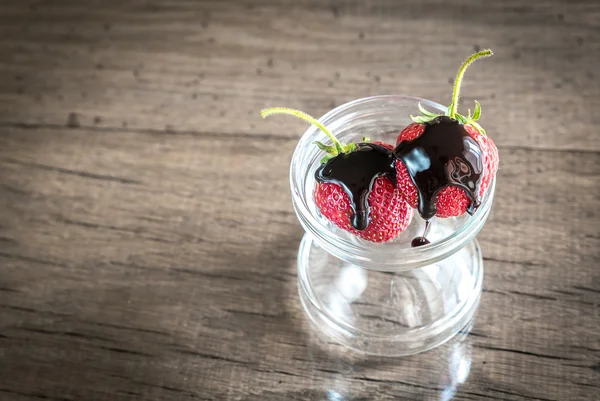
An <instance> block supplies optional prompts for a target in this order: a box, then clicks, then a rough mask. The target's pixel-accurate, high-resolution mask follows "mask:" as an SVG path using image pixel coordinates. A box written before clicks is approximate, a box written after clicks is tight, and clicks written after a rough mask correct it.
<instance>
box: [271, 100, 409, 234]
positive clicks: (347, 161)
mask: <svg viewBox="0 0 600 401" xmlns="http://www.w3.org/2000/svg"><path fill="white" fill-rule="evenodd" d="M272 114H290V115H293V116H296V117H298V118H300V119H302V120H304V121H308V122H309V123H311V124H313V125H315V126H317V127H318V128H319V129H321V131H323V132H324V133H325V134H326V135H327V136H328V137H329V139H330V140H331V142H332V145H325V144H323V143H321V142H315V144H316V145H317V146H318V147H319V148H320V149H321V150H323V151H325V152H326V153H327V155H326V156H325V157H324V158H323V159H322V160H321V167H320V168H318V169H317V172H316V173H315V178H316V179H317V184H316V186H315V191H314V199H315V204H316V206H317V208H318V209H319V211H320V212H321V214H322V215H323V216H324V217H325V218H327V219H328V220H329V221H331V222H332V223H334V224H335V225H336V226H338V227H340V228H341V229H343V230H346V231H348V232H350V233H352V234H354V235H356V236H357V237H359V238H362V239H365V240H368V241H373V242H387V241H391V240H393V239H394V238H395V237H397V236H398V234H400V233H401V232H402V231H403V230H404V229H405V228H406V227H407V226H408V225H409V224H410V221H411V219H412V215H413V210H412V209H411V208H410V206H408V204H407V203H406V202H405V201H404V199H403V198H402V197H401V196H400V192H399V191H398V189H397V188H396V187H395V183H394V182H393V181H392V180H390V178H389V177H392V176H393V175H394V173H395V171H394V166H393V162H392V160H393V155H392V151H393V149H394V147H393V146H392V145H389V144H386V143H383V142H374V143H368V139H366V138H365V139H363V142H362V143H358V144H354V143H350V144H348V145H343V144H341V143H340V142H339V141H338V140H337V138H336V137H335V136H334V135H333V134H332V133H331V131H329V130H328V129H327V128H326V127H325V126H324V125H323V124H321V123H320V122H319V121H317V120H316V119H314V118H313V117H311V116H309V115H308V114H306V113H303V112H301V111H298V110H293V109H287V108H283V107H274V108H271V109H266V110H263V111H262V112H261V116H262V117H263V118H264V117H267V116H269V115H272ZM373 178H374V180H373ZM371 184H372V185H371ZM350 194H351V195H352V196H350Z"/></svg>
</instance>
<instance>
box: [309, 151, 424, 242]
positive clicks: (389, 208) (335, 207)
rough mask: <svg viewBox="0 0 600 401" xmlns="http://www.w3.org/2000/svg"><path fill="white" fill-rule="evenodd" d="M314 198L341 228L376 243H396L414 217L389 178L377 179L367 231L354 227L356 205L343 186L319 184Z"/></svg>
mask: <svg viewBox="0 0 600 401" xmlns="http://www.w3.org/2000/svg"><path fill="white" fill-rule="evenodd" d="M373 144H376V145H380V146H383V147H385V148H387V149H389V150H390V151H391V150H393V148H394V147H393V146H392V145H389V144H385V143H382V142H374V143H373ZM358 145H359V146H360V144H358ZM338 157H339V156H338ZM314 197H315V204H316V205H317V208H318V209H319V211H320V212H321V214H322V215H323V216H324V217H325V218H327V219H328V220H329V221H331V222H332V223H334V224H335V225H336V226H338V227H340V228H341V229H343V230H346V231H348V232H350V233H352V234H354V235H356V236H357V237H359V238H362V239H365V240H368V241H372V242H388V241H391V240H393V239H394V238H396V237H397V236H398V235H399V234H400V233H401V232H402V231H404V229H405V228H406V227H407V226H408V225H409V224H410V221H411V219H412V216H413V211H412V209H411V208H410V207H408V205H407V203H406V202H405V201H404V200H403V199H402V197H401V196H400V193H399V191H398V189H397V188H396V187H395V185H394V183H393V182H392V181H391V180H390V179H389V178H388V177H385V176H384V177H378V178H376V179H375V182H374V183H373V187H372V189H371V192H370V193H369V196H368V205H369V209H370V222H369V225H368V226H367V228H366V229H364V230H357V229H356V228H354V227H353V226H352V224H351V218H352V215H353V213H354V212H353V210H352V203H351V202H350V197H349V196H348V194H347V193H346V191H345V190H344V189H343V188H342V187H341V186H340V185H339V184H335V183H329V182H323V183H319V182H317V185H316V187H315V192H314Z"/></svg>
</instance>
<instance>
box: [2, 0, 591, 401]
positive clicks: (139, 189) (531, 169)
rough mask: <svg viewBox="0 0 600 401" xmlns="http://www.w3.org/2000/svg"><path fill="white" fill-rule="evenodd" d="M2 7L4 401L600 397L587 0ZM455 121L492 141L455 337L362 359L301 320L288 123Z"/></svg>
mask: <svg viewBox="0 0 600 401" xmlns="http://www.w3.org/2000/svg"><path fill="white" fill-rule="evenodd" d="M59 3H60V4H54V3H53V4H50V3H44V2H37V1H34V0H31V1H30V0H25V1H20V2H2V3H0V52H2V55H3V56H2V59H1V60H0V316H1V318H0V400H2V401H4V400H7V401H12V400H19V401H22V400H27V401H31V400H40V399H44V400H50V401H66V400H68V401H74V400H84V399H93V400H105V399H110V400H117V401H119V400H140V399H142V400H189V399H197V400H201V401H202V400H219V401H221V400H224V401H234V400H235V401H239V400H244V401H246V400H249V401H278V400H282V401H284V400H285V401H290V400H302V401H305V400H323V399H325V400H329V401H332V400H335V401H341V400H344V401H350V400H352V401H364V400H372V399H377V400H384V401H385V400H394V401H395V400H414V401H423V400H440V399H442V400H449V399H453V400H460V401H467V400H471V401H472V400H504V401H531V400H541V401H565V400H569V401H570V400H577V401H579V400H584V401H586V400H590V401H591V400H596V399H597V398H598V396H597V394H600V386H599V385H598V379H599V378H600V335H599V333H600V319H599V317H600V316H599V312H598V311H599V310H600V309H599V308H598V305H600V272H599V271H598V269H597V266H598V265H599V264H600V253H599V252H598V250H599V249H600V236H599V234H598V227H599V224H600V212H598V202H597V199H598V198H599V197H600V158H599V157H598V154H599V152H600V140H599V139H598V138H599V137H598V135H597V132H596V131H597V128H596V127H597V126H598V124H599V123H600V117H598V113H594V112H593V111H594V110H596V109H598V107H599V106H600V85H599V82H600V81H599V78H598V72H597V67H596V66H597V65H598V51H597V50H598V48H599V46H600V36H599V35H598V27H599V26H600V6H599V4H598V2H597V1H586V0H573V1H568V2H567V1H560V0H539V1H536V2H535V5H534V4H531V5H528V4H525V3H523V2H521V1H518V0H507V1H502V2H486V3H485V4H483V3H482V2H480V1H477V0H461V1H460V2H446V1H444V0H425V1H417V0H407V1H403V2H392V1H380V0H366V1H365V0H360V1H359V0H345V1H338V0H330V1H327V2H323V1H320V0H302V1H299V2H298V1H294V2H292V1H291V0H286V1H272V0H235V1H233V0H203V1H202V2H197V1H192V0H170V1H163V2H147V1H141V0H132V1H103V2H81V1H75V0H64V1H61V2H59ZM486 47H491V48H493V49H494V50H495V52H496V55H495V56H494V58H493V59H491V60H485V61H482V62H481V63H477V64H476V65H475V66H474V67H473V69H472V70H470V71H469V73H468V76H467V81H466V82H465V86H464V97H463V107H465V108H468V107H469V105H470V104H472V100H473V99H478V100H480V101H481V102H482V104H483V108H484V117H483V122H482V124H483V125H484V126H485V127H486V128H487V130H488V132H489V133H491V135H492V136H493V137H494V140H495V141H496V143H497V144H498V145H499V148H500V155H501V160H502V161H501V167H500V171H499V174H498V185H497V195H496V199H495V203H494V209H493V213H492V215H491V217H490V219H489V221H488V223H487V224H486V226H485V228H484V229H483V231H482V232H481V233H480V234H479V236H478V239H479V241H480V244H481V245H482V248H483V251H484V257H485V269H486V273H485V279H484V290H483V296H482V300H481V304H480V309H479V312H478V317H477V320H476V322H475V324H474V327H473V329H472V330H471V331H470V333H469V334H467V333H465V334H464V335H462V336H458V337H457V338H455V339H453V340H452V341H451V342H449V343H448V344H445V345H444V346H442V347H440V348H437V349H435V350H433V351H430V352H427V353H424V354H420V355H416V356H412V357H408V358H402V359H389V358H373V357H368V358H367V357H361V356H359V355H356V354H354V353H351V352H348V351H346V350H344V349H343V348H342V347H340V346H337V345H335V344H332V343H330V342H328V341H327V340H324V339H322V338H320V337H319V336H318V334H317V333H316V332H314V331H313V330H312V329H311V327H310V325H309V324H308V322H307V321H306V318H305V315H304V313H303V311H302V308H301V306H300V302H299V299H298V296H297V289H296V271H295V269H296V266H295V257H296V252H297V246H298V244H299V242H300V239H301V237H302V235H303V231H302V229H301V227H300V225H299V223H298V222H297V220H296V217H295V215H294V213H293V208H292V205H291V200H290V194H289V187H288V165H289V159H290V157H291V154H292V151H293V149H294V147H295V145H296V142H297V139H298V137H299V135H300V134H301V132H303V130H304V129H305V125H304V124H303V123H302V122H297V121H294V120H288V119H272V120H267V121H262V120H260V119H259V118H258V115H257V112H258V111H259V110H260V109H261V108H263V107H267V106H271V105H280V104H282V105H289V106H293V107H296V108H301V109H304V110H306V111H308V112H310V113H311V114H315V115H319V114H322V113H324V112H325V111H327V110H329V109H330V108H332V107H334V106H336V105H339V104H342V103H344V102H346V101H348V100H352V99H355V98H358V97H362V96H369V95H375V94H384V93H409V94H413V95H417V96H422V97H425V98H430V99H433V100H436V101H440V102H442V103H444V102H447V99H448V97H449V94H450V91H451V86H452V82H451V79H452V76H453V75H454V73H455V71H456V68H457V67H458V65H459V63H460V62H461V61H462V59H463V58H464V57H465V56H466V55H468V54H470V53H471V52H472V51H473V50H474V49H476V48H486Z"/></svg>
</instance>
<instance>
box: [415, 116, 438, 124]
mask: <svg viewBox="0 0 600 401" xmlns="http://www.w3.org/2000/svg"><path fill="white" fill-rule="evenodd" d="M410 118H411V119H412V120H413V121H414V122H416V123H417V124H425V123H428V122H430V121H431V120H433V119H434V118H435V117H433V116H410Z"/></svg>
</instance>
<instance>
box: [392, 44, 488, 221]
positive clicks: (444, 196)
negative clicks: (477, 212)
mask: <svg viewBox="0 0 600 401" xmlns="http://www.w3.org/2000/svg"><path fill="white" fill-rule="evenodd" d="M490 55H492V53H491V51H489V50H484V51H482V52H479V53H476V54H474V55H473V56H471V57H470V58H469V59H467V61H465V63H464V64H463V66H462V67H461V69H460V70H459V73H458V76H457V78H456V81H455V86H454V93H453V98H452V103H451V104H450V106H449V107H448V111H447V112H446V116H448V117H449V118H450V119H452V120H454V121H455V122H456V123H457V124H461V125H462V127H463V128H464V130H465V131H466V132H467V134H468V135H469V136H470V137H471V138H472V139H473V140H474V141H475V142H476V143H477V145H478V146H479V147H480V149H481V154H482V155H483V157H482V164H483V166H482V167H483V170H482V173H481V178H480V181H479V193H478V195H479V196H480V197H481V196H483V195H484V193H485V191H486V190H487V188H488V187H489V185H490V183H491V181H492V179H493V178H494V176H495V174H496V171H497V170H498V149H497V148H496V145H495V144H494V142H493V141H492V139H491V138H490V137H489V136H487V135H486V133H485V130H484V129H483V128H482V127H481V126H480V125H479V124H478V123H477V122H476V121H477V120H478V119H479V117H480V115H481V106H480V104H479V102H477V101H476V102H475V110H474V113H473V116H471V112H470V111H469V114H468V115H467V116H466V117H465V116H462V115H460V114H458V113H456V108H457V104H458V94H459V91H460V84H461V81H462V77H463V74H464V71H465V69H466V68H467V67H468V65H469V64H471V63H472V62H473V61H475V60H476V59H478V58H480V57H488V56H490ZM419 110H420V111H421V112H422V113H423V115H422V116H417V117H413V120H414V121H415V122H414V123H412V124H410V125H408V126H407V127H406V128H404V129H403V130H402V131H401V132H400V135H398V139H397V141H396V145H397V146H398V145H400V144H402V143H405V142H410V141H413V140H415V139H417V138H419V137H420V136H421V134H422V133H423V132H424V130H425V128H426V125H427V124H430V123H436V122H437V121H439V118H440V117H441V116H440V115H436V114H434V113H431V112H429V111H427V110H425V109H424V108H422V107H421V105H419ZM396 178H397V186H398V189H399V190H400V192H401V193H402V196H403V197H404V199H405V200H406V202H407V203H408V204H409V205H411V207H414V208H417V206H418V203H419V193H418V190H417V187H416V186H415V184H414V182H413V179H412V178H411V176H410V174H409V171H408V169H407V168H406V166H405V164H404V163H403V161H402V160H399V159H398V160H397V161H396ZM470 205H471V200H470V199H469V197H468V196H467V194H466V192H465V190H464V189H462V188H460V187H457V186H446V187H444V188H443V189H441V190H440V191H439V192H438V193H437V196H436V198H435V206H436V212H435V216H437V217H453V216H460V215H463V214H464V213H465V212H467V211H468V210H469V206H470Z"/></svg>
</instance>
